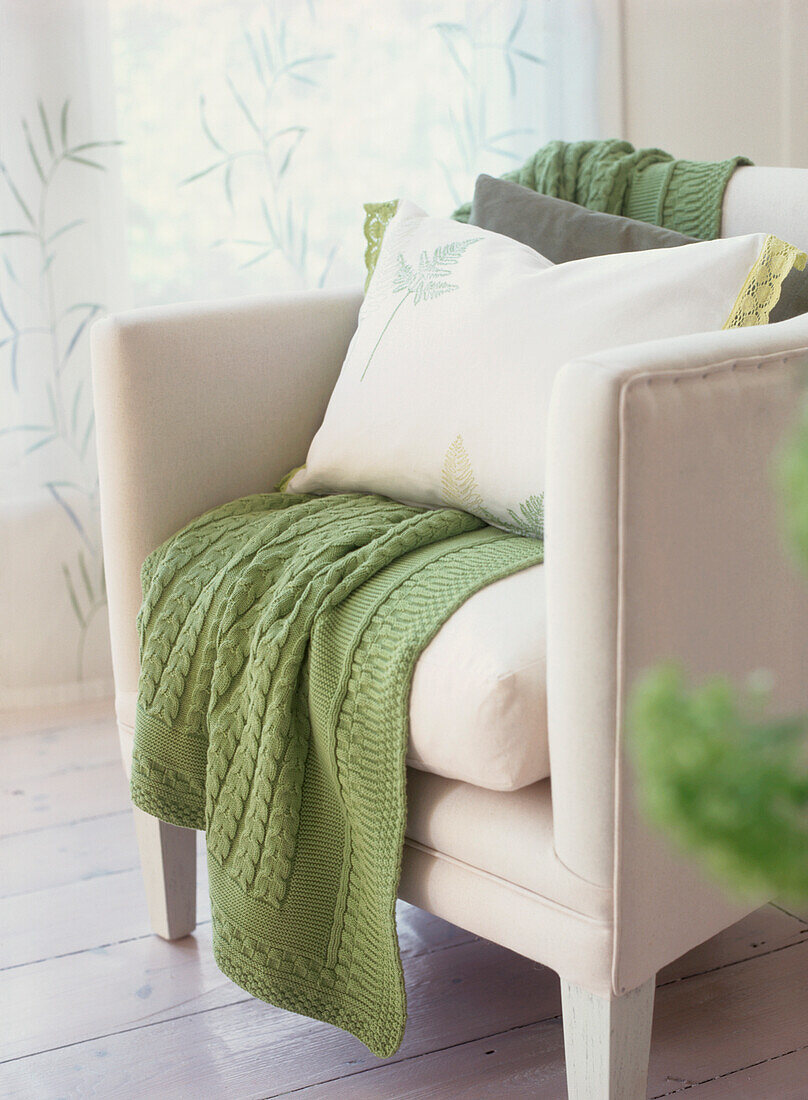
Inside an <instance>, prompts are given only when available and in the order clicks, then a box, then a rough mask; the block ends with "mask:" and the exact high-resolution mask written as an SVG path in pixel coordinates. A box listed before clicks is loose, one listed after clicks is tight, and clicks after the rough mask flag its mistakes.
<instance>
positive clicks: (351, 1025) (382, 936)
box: [132, 493, 543, 1057]
mask: <svg viewBox="0 0 808 1100" xmlns="http://www.w3.org/2000/svg"><path fill="white" fill-rule="evenodd" d="M542 557H543V549H542V544H541V543H540V542H538V541H536V540H535V539H526V538H520V537H518V536H514V535H510V534H507V533H505V532H503V531H499V530H495V529H493V528H491V527H487V526H486V525H485V524H483V522H482V521H481V520H479V519H477V518H476V517H474V516H471V515H468V514H466V513H464V512H461V511H457V510H454V509H437V510H424V509H418V508H412V507H407V506H405V505H403V504H397V503H395V502H394V501H390V500H387V499H385V498H382V497H378V496H372V495H364V494H341V495H337V496H330V497H310V496H302V495H299V494H287V493H272V494H265V495H259V496H251V497H245V498H243V499H241V500H237V501H234V502H233V503H231V504H227V505H225V506H224V507H221V508H217V509H215V510H214V511H212V512H208V513H207V514H205V515H204V516H202V517H200V518H199V519H197V520H195V521H194V522H192V523H191V524H190V525H189V526H188V527H186V528H184V529H183V530H182V531H181V532H179V533H178V534H177V535H175V536H174V537H173V538H171V539H169V541H168V542H166V543H165V544H164V545H163V546H161V547H160V548H159V549H158V550H156V551H155V552H154V553H153V554H151V555H150V556H149V558H148V559H147V560H146V562H145V564H144V566H143V570H142V582H143V606H142V608H141V612H140V615H139V618H138V627H139V630H140V640H141V674H140V683H139V688H138V706H137V718H136V725H135V749H134V759H133V768H132V798H133V801H134V802H135V804H136V805H138V806H140V807H141V809H143V810H145V811H147V812H148V813H150V814H154V815H155V816H157V817H160V818H162V819H163V820H165V821H170V822H172V823H174V824H176V825H184V826H187V827H189V828H195V829H202V828H204V829H205V830H206V833H207V849H208V864H209V870H210V891H211V905H212V914H213V941H214V953H215V957H216V961H217V963H218V964H219V966H220V967H221V969H222V970H223V971H224V972H225V973H226V974H227V975H228V976H229V977H231V978H232V979H233V980H234V981H235V982H237V983H238V984H239V985H241V986H243V987H244V988H245V989H247V990H248V991H249V992H251V993H253V994H254V995H255V996H257V997H261V998H263V999H264V1000H267V1001H271V1002H272V1003H274V1004H276V1005H279V1006H281V1007H283V1008H286V1009H290V1010H292V1011H294V1012H300V1013H304V1014H306V1015H308V1016H314V1017H316V1018H318V1019H322V1020H327V1021H328V1022H330V1023H333V1024H337V1025H338V1026H340V1027H343V1028H345V1029H346V1030H348V1031H351V1032H353V1034H354V1035H356V1036H357V1037H358V1038H359V1039H361V1040H362V1041H363V1042H364V1043H365V1044H366V1045H367V1046H368V1047H369V1048H370V1049H371V1051H373V1053H374V1054H377V1055H379V1056H382V1057H386V1056H389V1055H390V1054H392V1053H394V1051H395V1050H396V1049H397V1048H398V1046H399V1044H400V1042H401V1038H402V1035H403V1031H404V1023H405V1019H406V999H405V993H404V982H403V973H402V969H401V962H400V958H399V954H398V944H397V939H396V931H395V918H394V911H395V898H396V890H397V886H398V878H399V871H400V865H401V852H402V847H403V841H404V825H405V819H406V778H405V776H406V770H405V763H404V761H405V751H406V742H407V730H408V707H409V690H410V682H411V678H412V672H413V668H414V665H415V662H416V660H417V658H418V656H419V654H420V653H421V651H422V650H423V648H424V647H425V646H426V645H427V644H428V643H429V641H430V640H431V638H432V637H433V636H434V635H435V633H436V632H437V630H438V629H439V628H440V626H441V624H442V623H443V622H445V620H446V619H447V618H448V617H449V615H451V613H452V612H453V611H454V610H455V609H456V608H457V607H458V606H459V605H460V604H461V603H462V602H463V601H464V600H466V599H467V598H468V597H469V596H470V595H471V594H472V593H474V592H476V591H477V590H478V589H480V588H481V587H483V586H484V585H486V584H489V583H491V582H492V581H494V580H497V579H499V578H501V577H504V576H507V575H508V574H511V573H513V572H516V571H517V570H520V569H523V568H525V567H527V566H530V565H535V564H536V563H538V562H540V561H541V560H542Z"/></svg>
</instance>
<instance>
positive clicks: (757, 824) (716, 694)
mask: <svg viewBox="0 0 808 1100" xmlns="http://www.w3.org/2000/svg"><path fill="white" fill-rule="evenodd" d="M761 704H762V699H761V696H760V695H758V694H756V693H754V692H753V691H751V690H749V691H747V692H746V693H745V694H744V695H741V694H740V693H739V692H738V690H737V689H736V688H735V687H734V686H733V685H732V684H731V683H730V682H729V681H727V680H719V679H716V680H712V681H711V682H710V683H708V684H705V685H704V686H703V687H700V688H697V689H689V688H688V687H687V686H686V685H685V680H684V676H683V674H682V672H681V671H680V670H679V669H677V668H675V667H670V666H669V667H665V668H659V669H655V670H653V671H651V672H649V673H648V674H647V675H646V676H645V678H644V679H643V680H642V681H641V682H640V683H639V685H638V686H637V688H636V689H635V692H634V696H633V701H632V709H631V716H630V725H631V730H632V734H633V747H634V764H635V768H636V771H637V776H638V780H639V788H640V797H641V800H642V805H643V809H644V810H645V812H646V814H647V816H648V817H649V818H650V819H651V821H653V822H654V823H655V824H657V825H659V826H661V827H662V828H663V829H664V830H665V831H666V832H668V833H669V834H670V835H671V837H672V838H673V839H674V840H675V841H676V842H677V843H678V844H679V845H680V846H681V847H683V848H685V849H688V850H690V851H693V852H695V853H697V854H698V855H699V856H700V857H701V859H702V860H703V862H704V863H705V864H706V865H707V867H708V869H709V870H710V871H712V872H713V874H715V875H716V876H717V877H718V878H720V879H721V880H723V881H724V882H725V883H727V884H728V885H730V886H732V887H734V888H736V889H738V890H740V891H741V892H743V893H750V894H754V893H756V892H759V893H761V894H763V895H766V896H769V895H770V894H772V893H774V894H778V895H780V896H783V897H789V898H798V897H803V896H808V761H806V753H805V746H806V738H808V719H786V720H784V721H780V722H778V721H765V720H764V719H763V718H762V716H761V713H760V710H761Z"/></svg>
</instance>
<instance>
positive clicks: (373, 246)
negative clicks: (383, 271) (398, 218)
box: [364, 199, 398, 290]
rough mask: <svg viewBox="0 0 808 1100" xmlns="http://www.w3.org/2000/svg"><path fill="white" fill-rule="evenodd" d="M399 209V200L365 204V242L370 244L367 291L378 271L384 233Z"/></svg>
mask: <svg viewBox="0 0 808 1100" xmlns="http://www.w3.org/2000/svg"><path fill="white" fill-rule="evenodd" d="M397 209H398V199H390V201H389V202H366V203H365V225H364V231H365V240H366V241H367V242H368V245H367V248H366V249H365V267H366V268H367V272H368V273H367V278H366V279H365V290H367V288H368V284H369V283H370V277H371V275H372V274H373V272H374V271H375V270H376V261H377V260H378V258H379V249H380V248H381V247H382V238H383V237H384V231H385V229H387V226H388V225H389V223H390V221H391V220H392V218H393V216H394V215H395V212H396V210H397Z"/></svg>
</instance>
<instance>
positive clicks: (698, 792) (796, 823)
mask: <svg viewBox="0 0 808 1100" xmlns="http://www.w3.org/2000/svg"><path fill="white" fill-rule="evenodd" d="M777 474H778V481H779V485H780V489H781V492H782V496H783V499H784V503H785V516H786V529H787V532H788V536H789V539H790V542H791V543H792V546H793V549H794V551H795V554H796V557H797V560H798V561H800V562H801V564H802V565H803V566H805V567H806V569H808V403H806V405H805V407H804V410H803V416H802V421H801V423H800V425H799V427H798V429H797V431H796V433H795V435H794V437H793V439H792V441H791V442H790V444H789V446H788V447H787V448H786V450H785V451H784V453H783V455H782V456H781V459H780V462H779V463H778V469H777ZM806 676H808V655H806ZM764 704H765V694H764V693H763V692H760V691H755V690H754V689H752V688H747V690H746V691H745V692H741V691H739V690H738V689H737V688H736V687H735V686H733V685H732V684H731V683H730V682H729V681H728V680H724V679H716V680H712V681H711V682H709V683H707V684H705V685H703V686H702V687H699V688H695V689H691V688H689V687H687V686H686V684H685V679H684V676H683V673H682V672H681V670H679V669H678V668H676V667H673V666H667V667H661V668H656V669H653V670H651V671H649V672H648V673H647V674H646V675H645V677H644V678H643V679H642V680H641V681H640V682H639V683H638V684H637V686H636V688H635V690H634V692H633V694H632V700H631V707H630V714H629V731H630V735H631V747H632V749H633V756H634V765H635V769H636V772H637V779H638V787H639V797H640V800H641V804H642V807H643V809H644V811H645V813H646V815H647V816H648V818H649V819H650V820H651V821H652V822H653V823H654V824H656V825H658V826H660V827H661V828H662V829H663V830H665V831H666V832H667V833H668V834H669V835H670V836H671V837H672V839H673V840H675V841H676V842H677V843H678V844H679V845H680V846H681V847H682V848H684V849H686V850H689V851H691V852H693V853H694V854H695V855H697V856H698V857H699V858H700V859H701V861H702V862H703V863H704V864H705V866H706V867H707V869H708V870H709V871H711V872H712V873H713V874H714V875H715V876H716V877H717V878H719V879H720V880H722V881H723V882H724V883H726V884H727V885H729V886H730V887H732V888H733V889H735V890H737V891H739V892H741V893H744V894H754V893H760V894H762V895H763V896H766V897H771V896H775V895H777V896H781V897H785V898H791V899H799V898H804V897H808V716H806V717H802V718H799V717H797V718H792V719H785V720H781V721H777V720H771V719H768V720H767V719H766V717H765V715H764V714H763V708H764Z"/></svg>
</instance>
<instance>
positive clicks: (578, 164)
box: [452, 139, 751, 241]
mask: <svg viewBox="0 0 808 1100" xmlns="http://www.w3.org/2000/svg"><path fill="white" fill-rule="evenodd" d="M743 164H751V161H750V160H748V159H747V158H746V157H732V158H730V159H729V160H721V161H693V160H675V159H674V158H673V157H672V156H671V155H670V153H665V152H663V151H662V149H635V148H634V146H633V145H631V144H629V142H627V141H617V140H614V139H612V140H608V141H573V142H567V141H550V142H548V143H547V145H543V146H542V147H541V149H539V150H538V151H537V152H535V153H534V154H533V155H532V156H531V157H529V158H528V160H526V161H525V163H524V164H523V165H522V167H521V168H517V169H516V170H515V171H513V172H507V173H506V174H505V175H504V176H503V177H502V178H503V179H506V180H511V181H512V182H513V183H519V184H521V185H522V186H523V187H529V188H530V189H531V190H532V191H540V192H541V193H542V194H544V195H554V196H555V197H556V198H559V199H566V200H567V201H568V202H577V203H578V204H579V205H580V206H587V207H589V209H590V210H600V211H602V212H603V213H605V214H622V215H623V216H624V217H626V218H635V219H636V220H637V221H643V222H651V223H652V224H653V225H663V226H665V228H666V229H673V230H675V232H677V233H685V234H687V235H688V236H690V237H698V238H699V239H701V240H705V241H707V240H713V239H714V238H715V237H718V236H720V234H721V204H722V202H723V200H724V191H725V189H726V186H727V183H728V182H729V178H730V176H731V175H732V173H733V172H734V171H735V169H736V168H737V167H738V166H739V165H743ZM470 213H471V203H466V204H465V205H464V206H461V207H460V208H459V209H458V210H456V211H455V212H454V214H453V215H452V217H453V218H455V219H457V220H458V221H463V222H467V221H468V219H469V214H470Z"/></svg>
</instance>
